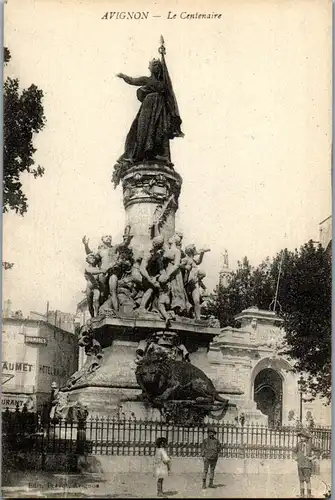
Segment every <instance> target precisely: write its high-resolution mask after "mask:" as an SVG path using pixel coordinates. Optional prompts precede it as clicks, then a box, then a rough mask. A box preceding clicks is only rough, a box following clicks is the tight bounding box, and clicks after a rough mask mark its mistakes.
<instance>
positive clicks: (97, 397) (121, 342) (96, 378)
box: [58, 316, 241, 421]
mask: <svg viewBox="0 0 335 500" xmlns="http://www.w3.org/2000/svg"><path fill="white" fill-rule="evenodd" d="M164 327H165V323H164V322H163V321H162V320H160V319H159V318H155V319H150V318H147V319H144V318H140V319H135V318H120V317H108V316H105V317H102V318H96V319H94V320H93V321H92V329H93V331H94V338H95V339H96V340H97V341H98V342H99V344H100V345H101V348H102V352H101V355H100V357H99V359H97V358H96V357H94V362H92V359H91V358H92V357H91V356H90V357H88V359H87V361H86V363H85V365H84V366H83V367H82V368H81V369H80V371H78V372H77V373H76V374H74V375H73V376H72V377H71V379H70V381H69V384H68V386H67V387H65V388H62V390H61V392H62V395H63V396H64V398H63V401H62V402H60V404H59V405H58V407H59V410H61V408H63V410H65V411H62V413H63V414H66V412H67V410H68V409H69V408H71V407H74V406H76V405H77V404H78V403H79V404H80V405H81V406H86V407H87V410H88V412H89V416H107V415H108V416H110V417H113V416H120V415H121V416H122V417H124V418H131V417H132V418H136V419H144V420H157V419H159V418H160V412H159V410H158V409H156V408H152V407H151V405H150V404H149V403H148V402H145V401H143V400H141V394H142V391H141V389H140V387H139V386H138V383H137V381H136V376H135V370H136V367H137V365H136V363H135V359H136V350H137V348H138V346H139V343H140V342H141V341H143V340H144V339H146V338H147V337H148V335H150V334H152V333H153V332H154V331H159V330H164ZM169 331H172V332H177V333H178V336H179V338H180V340H181V342H182V343H183V345H185V346H186V348H187V350H188V352H189V353H190V359H191V363H192V364H194V365H195V366H197V367H198V368H200V369H201V370H203V371H204V372H205V373H208V372H210V366H209V361H208V357H207V352H208V345H209V343H210V341H211V340H212V338H213V336H215V335H217V334H218V333H219V329H218V328H213V327H210V326H209V325H208V323H206V321H202V322H201V321H194V320H190V319H188V320H186V321H183V320H182V319H178V320H176V321H174V322H172V324H171V327H170V328H169ZM219 392H220V394H221V395H222V396H223V397H224V398H225V399H228V400H230V402H232V403H234V401H233V400H232V399H233V398H234V396H238V394H241V391H240V390H238V389H237V388H235V387H233V386H229V385H226V386H225V385H224V386H223V387H222V384H220V389H219ZM235 416H236V408H235V407H229V408H228V411H227V414H226V417H225V420H229V419H231V420H232V421H233V419H234V418H235Z"/></svg>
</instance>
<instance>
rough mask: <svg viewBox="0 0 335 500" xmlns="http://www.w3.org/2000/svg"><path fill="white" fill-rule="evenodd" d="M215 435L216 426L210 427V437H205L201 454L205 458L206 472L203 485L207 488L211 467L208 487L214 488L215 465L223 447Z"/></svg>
mask: <svg viewBox="0 0 335 500" xmlns="http://www.w3.org/2000/svg"><path fill="white" fill-rule="evenodd" d="M215 435H216V431H215V429H214V427H209V428H208V438H207V439H204V441H203V443H202V444H201V456H202V457H203V459H204V472H203V476H202V487H203V488H204V489H205V488H206V479H207V472H208V469H210V473H209V484H208V487H209V488H214V484H213V483H214V472H215V467H216V464H217V461H218V458H219V455H220V451H221V449H222V446H221V443H220V441H219V440H218V439H216V437H215Z"/></svg>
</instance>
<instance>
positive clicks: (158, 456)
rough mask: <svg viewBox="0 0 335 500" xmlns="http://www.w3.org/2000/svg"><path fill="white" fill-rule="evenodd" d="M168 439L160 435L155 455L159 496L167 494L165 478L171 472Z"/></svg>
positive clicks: (155, 472) (155, 473)
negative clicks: (165, 492)
mask: <svg viewBox="0 0 335 500" xmlns="http://www.w3.org/2000/svg"><path fill="white" fill-rule="evenodd" d="M166 446H167V439H166V438H164V437H160V438H158V439H157V440H156V453H155V457H154V476H155V477H156V478H157V496H159V497H163V496H165V495H164V493H163V481H164V478H165V477H166V476H167V475H168V474H169V472H170V466H171V459H170V458H169V456H168V454H167V452H166Z"/></svg>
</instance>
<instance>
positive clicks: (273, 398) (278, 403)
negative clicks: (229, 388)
mask: <svg viewBox="0 0 335 500" xmlns="http://www.w3.org/2000/svg"><path fill="white" fill-rule="evenodd" d="M254 401H255V403H256V404H257V409H258V410H260V411H261V412H262V413H263V414H264V415H267V416H268V422H269V426H277V425H281V424H282V418H283V381H282V378H281V376H280V375H279V373H278V372H277V371H276V370H274V369H273V368H264V369H263V370H261V371H260V372H259V373H258V374H257V375H256V377H255V381H254Z"/></svg>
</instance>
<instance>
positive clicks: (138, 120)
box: [119, 57, 183, 162]
mask: <svg viewBox="0 0 335 500" xmlns="http://www.w3.org/2000/svg"><path fill="white" fill-rule="evenodd" d="M161 64H162V72H161V74H160V75H159V77H158V78H157V76H155V75H154V74H151V76H142V77H139V78H131V77H129V76H124V77H123V78H124V80H125V82H126V83H128V84H129V85H135V86H139V87H140V88H139V89H138V90H137V98H138V100H139V101H140V102H141V107H140V109H139V111H138V113H137V115H136V117H135V120H134V121H133V124H132V126H131V128H130V130H129V132H128V135H127V138H126V144H125V152H124V154H123V155H122V156H121V158H120V159H119V162H122V161H125V160H130V161H132V162H138V161H143V160H154V159H155V158H156V157H157V156H158V157H162V158H165V159H166V161H167V162H170V147H169V141H170V140H171V139H173V138H174V137H182V136H183V133H182V131H181V129H180V126H181V122H182V121H181V118H180V116H179V111H178V105H177V101H176V98H175V95H174V92H173V89H172V84H171V80H170V76H169V73H168V70H167V67H166V64H165V60H164V57H162V61H161Z"/></svg>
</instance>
